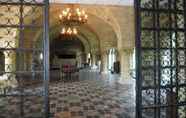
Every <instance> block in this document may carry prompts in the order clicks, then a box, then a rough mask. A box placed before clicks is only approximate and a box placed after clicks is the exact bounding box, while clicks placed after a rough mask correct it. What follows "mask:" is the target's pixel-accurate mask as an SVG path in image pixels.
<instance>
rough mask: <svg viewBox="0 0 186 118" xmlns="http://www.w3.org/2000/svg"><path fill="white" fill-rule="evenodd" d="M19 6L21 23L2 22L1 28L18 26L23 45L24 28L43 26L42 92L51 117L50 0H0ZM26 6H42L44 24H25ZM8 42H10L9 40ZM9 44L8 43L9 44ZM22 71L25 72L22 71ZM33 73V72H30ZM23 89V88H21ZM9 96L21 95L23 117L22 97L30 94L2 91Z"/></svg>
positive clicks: (3, 49) (0, 3) (4, 49)
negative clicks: (24, 8)
mask: <svg viewBox="0 0 186 118" xmlns="http://www.w3.org/2000/svg"><path fill="white" fill-rule="evenodd" d="M11 5H12V6H18V7H19V11H18V12H19V14H20V16H18V17H19V23H18V24H16V25H12V24H0V28H17V29H20V32H19V34H18V35H19V38H18V40H19V45H23V40H24V39H23V29H24V28H36V27H41V28H42V30H43V33H42V35H43V36H42V37H43V39H42V40H43V42H42V49H41V50H40V49H38V50H39V51H41V53H43V62H42V68H43V70H42V72H41V73H43V74H42V75H43V83H42V84H43V85H42V86H43V92H42V93H41V95H39V96H42V98H43V101H44V102H43V111H44V116H43V117H44V118H49V117H50V113H49V68H50V67H49V0H43V1H42V0H41V3H40V2H37V0H30V1H29V2H26V1H24V0H18V1H16V2H15V1H11V0H4V1H0V6H4V7H10V6H11ZM24 6H37V7H41V8H42V17H43V21H42V26H36V25H32V24H31V25H30V24H28V25H27V24H24V21H23V20H24V18H23V12H24V10H23V7H24ZM7 43H8V42H7ZM7 45H8V44H7ZM0 50H2V51H8V50H12V51H15V53H17V52H20V51H23V53H26V51H28V50H29V51H34V50H37V49H34V48H31V49H26V48H23V47H18V48H17V47H16V48H8V47H7V48H6V47H5V48H0ZM29 72H30V71H29ZM4 73H13V74H14V73H15V74H16V73H19V72H17V69H16V70H15V72H6V71H5V72H4ZM22 73H24V72H23V71H22ZM30 73H32V72H30ZM21 91H22V90H21ZM7 96H12V97H20V99H21V102H20V117H21V118H23V117H24V110H23V103H22V98H21V96H27V97H28V96H30V94H29V95H27V94H23V93H21V94H6V93H2V94H0V97H7ZM33 96H35V95H33Z"/></svg>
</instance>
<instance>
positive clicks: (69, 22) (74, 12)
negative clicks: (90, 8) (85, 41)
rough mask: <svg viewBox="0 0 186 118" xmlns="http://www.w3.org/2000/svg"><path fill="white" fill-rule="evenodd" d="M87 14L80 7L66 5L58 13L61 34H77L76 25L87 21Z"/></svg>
mask: <svg viewBox="0 0 186 118" xmlns="http://www.w3.org/2000/svg"><path fill="white" fill-rule="evenodd" d="M87 20H88V15H87V14H86V12H85V11H84V10H81V9H80V8H74V6H73V5H72V7H68V8H66V9H64V10H62V12H61V13H60V14H59V21H60V23H61V25H62V26H63V27H62V30H61V34H63V35H77V34H78V27H79V26H80V25H82V24H85V23H87Z"/></svg>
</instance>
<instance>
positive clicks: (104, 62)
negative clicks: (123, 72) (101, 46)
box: [101, 51, 108, 73]
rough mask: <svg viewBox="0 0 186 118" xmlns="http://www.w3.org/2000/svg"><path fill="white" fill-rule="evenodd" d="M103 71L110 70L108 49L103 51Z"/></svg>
mask: <svg viewBox="0 0 186 118" xmlns="http://www.w3.org/2000/svg"><path fill="white" fill-rule="evenodd" d="M101 72H102V73H107V72H108V51H104V52H102V53H101Z"/></svg>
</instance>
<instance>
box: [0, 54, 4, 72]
mask: <svg viewBox="0 0 186 118" xmlns="http://www.w3.org/2000/svg"><path fill="white" fill-rule="evenodd" d="M4 71H5V55H4V53H3V52H0V75H2V74H3V73H4Z"/></svg>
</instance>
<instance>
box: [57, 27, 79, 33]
mask: <svg viewBox="0 0 186 118" xmlns="http://www.w3.org/2000/svg"><path fill="white" fill-rule="evenodd" d="M77 33H78V31H77V28H75V27H63V28H62V30H61V34H62V35H76V34H77Z"/></svg>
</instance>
